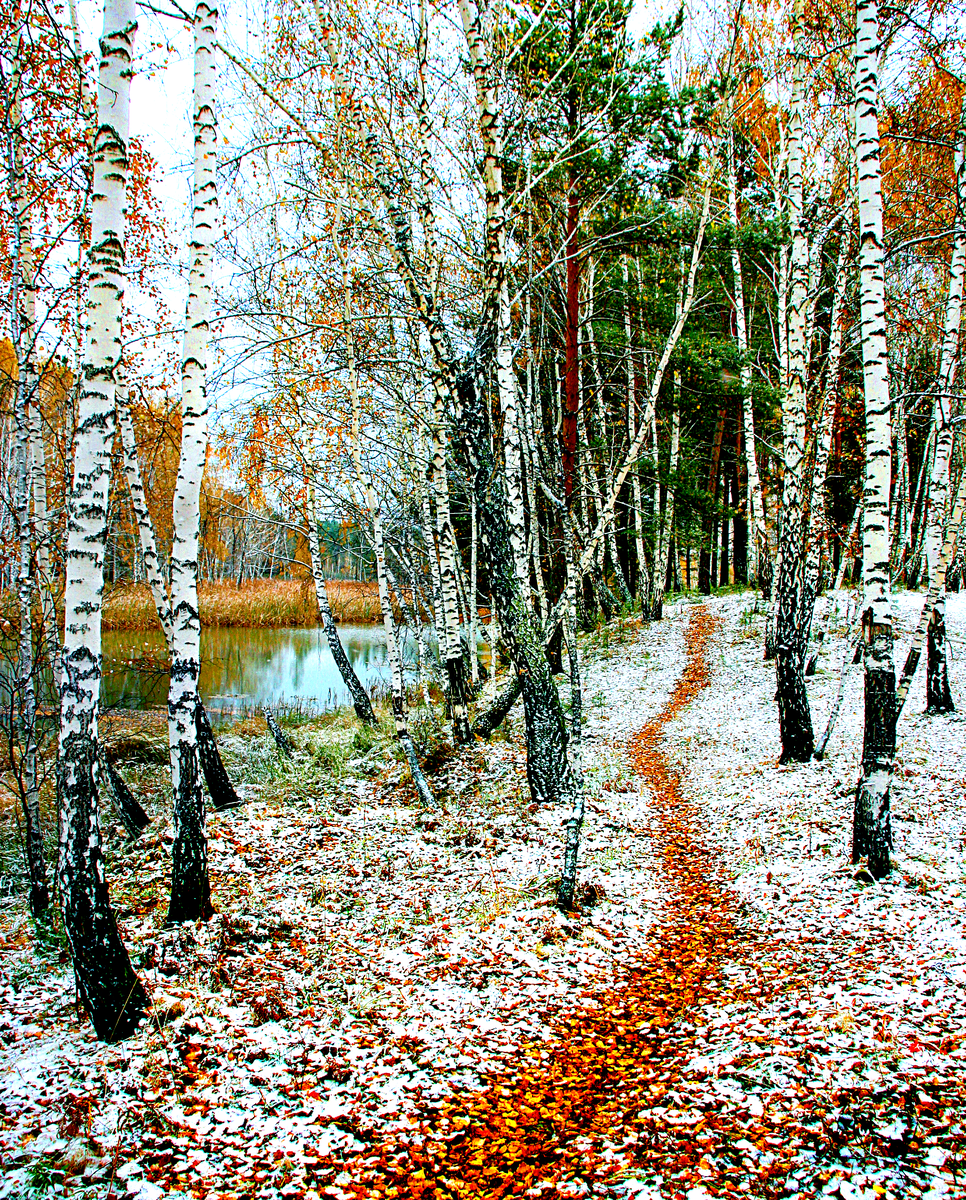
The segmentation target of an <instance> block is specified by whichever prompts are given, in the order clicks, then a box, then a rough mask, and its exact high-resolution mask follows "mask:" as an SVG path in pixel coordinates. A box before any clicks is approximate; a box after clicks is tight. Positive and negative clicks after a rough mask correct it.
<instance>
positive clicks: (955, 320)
mask: <svg viewBox="0 0 966 1200" xmlns="http://www.w3.org/2000/svg"><path fill="white" fill-rule="evenodd" d="M964 138H966V129H964V127H963V117H962V116H961V117H960V129H959V133H958V137H957V141H956V157H955V165H956V222H955V225H956V232H955V234H954V235H953V251H952V256H951V258H950V262H949V287H948V289H947V292H946V312H945V318H944V321H943V337H942V349H941V351H940V358H939V378H938V380H937V381H936V395H935V399H934V402H933V431H934V433H935V439H936V451H935V454H934V455H933V462H932V471H931V473H930V476H929V493H928V500H927V502H926V503H927V508H926V562H927V564H928V567H929V586H930V589H934V588H936V587H938V589H939V592H938V597H937V599H936V603H935V604H934V605H933V610H932V617H931V619H930V622H929V641H928V643H927V651H926V712H929V713H947V712H952V711H953V709H954V708H955V705H954V704H953V697H952V692H951V691H950V690H949V672H948V669H947V665H946V579H945V570H946V568H945V565H941V557H942V549H943V537H944V525H945V517H946V509H947V507H948V505H949V466H950V460H951V458H952V452H953V436H954V430H953V423H952V417H953V412H952V408H953V388H954V387H955V385H956V365H957V360H958V358H959V338H960V327H961V322H962V311H963V279H964V276H966V232H964V231H963V227H962V224H963V215H964V213H963V201H964V198H966V154H964ZM940 570H941V571H942V572H943V578H942V579H940V578H938V573H939V572H940Z"/></svg>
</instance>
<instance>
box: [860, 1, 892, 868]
mask: <svg viewBox="0 0 966 1200" xmlns="http://www.w3.org/2000/svg"><path fill="white" fill-rule="evenodd" d="M880 53H881V45H880V38H879V9H878V0H858V4H857V7H856V34H855V154H856V166H857V172H858V192H859V296H860V308H861V320H862V366H863V377H864V382H865V487H864V508H863V514H864V520H863V526H864V531H863V540H862V575H863V584H864V591H865V596H864V601H863V613H862V634H863V641H864V654H863V659H864V663H865V737H864V744H863V749H862V775H861V777H860V779H859V783H858V786H857V788H856V794H855V815H854V821H853V828H852V859H853V861H854V862H858V861H859V859H862V858H866V859H867V860H868V866H869V871H870V872H871V874H872V875H873V876H874V877H875V878H876V879H880V878H881V877H882V876H883V875H886V874H888V872H889V867H890V862H889V851H890V850H891V848H892V824H891V819H890V813H889V789H890V782H891V776H892V764H893V760H894V758H895V749H896V670H895V662H894V659H893V630H892V602H891V597H890V593H889V588H890V575H889V488H890V483H891V470H892V432H891V422H890V397H889V356H888V347H887V344H886V323H885V268H884V264H885V253H884V245H883V236H882V172H881V166H880V160H879V116H878V103H879V56H880Z"/></svg>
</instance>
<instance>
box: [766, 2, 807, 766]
mask: <svg viewBox="0 0 966 1200" xmlns="http://www.w3.org/2000/svg"><path fill="white" fill-rule="evenodd" d="M803 4H804V0H795V10H794V21H793V38H794V68H793V80H792V103H791V111H790V114H789V129H788V216H789V223H790V225H791V233H792V255H791V289H790V303H789V306H788V309H789V311H788V385H787V387H786V389H785V402H784V405H783V413H782V417H783V421H782V424H783V426H784V431H783V432H784V439H783V440H784V451H785V474H784V478H783V481H782V520H781V546H780V549H779V555H778V582H777V586H776V604H775V662H776V667H777V675H778V691H777V698H778V716H779V722H780V725H781V739H782V754H781V761H782V762H789V761H792V760H794V761H796V762H807V761H808V760H809V759H810V758H811V757H812V751H813V750H814V748H815V738H814V734H813V732H812V715H811V712H810V710H809V706H808V693H807V691H806V690H805V663H804V647H803V645H802V636H801V633H802V626H803V625H804V614H803V611H802V609H803V602H804V595H803V592H804V567H805V563H804V557H805V544H804V542H805V521H804V503H803V494H802V492H803V482H804V480H803V475H804V466H805V462H804V459H805V413H806V394H805V386H806V380H805V373H806V363H807V360H808V354H807V347H806V345H805V325H806V305H807V301H808V296H807V291H808V288H807V270H808V243H807V240H806V237H805V230H804V228H803V227H802V216H803V214H802V108H803V103H804V92H805V78H804V72H805V63H804V53H803V48H802V40H803V37H804V30H803V15H802V14H803Z"/></svg>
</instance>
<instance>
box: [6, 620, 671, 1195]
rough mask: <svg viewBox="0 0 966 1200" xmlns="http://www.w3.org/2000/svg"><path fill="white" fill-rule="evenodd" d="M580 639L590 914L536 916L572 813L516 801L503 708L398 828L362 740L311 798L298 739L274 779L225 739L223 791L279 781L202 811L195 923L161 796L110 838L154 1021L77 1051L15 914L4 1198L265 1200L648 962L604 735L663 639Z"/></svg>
mask: <svg viewBox="0 0 966 1200" xmlns="http://www.w3.org/2000/svg"><path fill="white" fill-rule="evenodd" d="M598 641H600V642H602V643H603V644H601V645H597V646H594V647H592V649H591V657H592V659H594V662H593V665H592V667H591V668H590V669H589V670H588V672H587V681H586V686H585V687H584V689H583V690H584V694H585V711H586V712H587V716H588V733H587V741H586V747H585V753H584V768H585V776H586V780H587V792H588V803H587V818H586V824H585V832H584V840H583V845H582V850H581V882H582V885H584V886H586V885H589V884H592V885H593V887H594V890H595V892H596V895H597V897H602V898H603V901H602V903H599V904H598V905H597V907H592V908H589V909H588V910H586V915H581V916H574V917H572V918H569V917H568V918H566V919H565V918H563V917H562V916H561V915H560V914H559V913H558V912H557V911H556V909H555V907H554V905H553V881H554V877H555V875H556V873H557V872H558V871H559V859H560V850H561V834H562V822H563V820H564V818H565V816H566V815H567V814H564V813H556V812H547V811H540V810H536V811H534V809H533V806H532V805H530V804H529V797H528V795H527V792H526V783H525V777H524V773H523V772H524V753H523V747H522V740H521V736H520V734H521V725H520V722H521V717H520V715H519V714H516V715H514V717H513V718H512V719H511V721H510V722H509V735H508V736H507V737H506V739H505V740H494V741H493V743H492V744H491V745H489V746H488V747H486V748H485V750H484V751H482V752H481V751H477V752H470V753H468V754H466V755H464V756H462V757H455V758H452V759H451V760H450V761H449V762H446V763H445V764H444V766H443V767H442V769H441V770H440V771H438V772H437V774H436V776H435V777H434V778H433V783H434V786H435V787H436V789H437V792H438V794H439V795H440V796H441V798H442V799H443V801H444V803H445V805H446V807H447V812H446V814H445V815H437V814H430V813H419V812H418V811H417V809H416V808H415V807H414V806H413V805H412V804H411V803H410V794H409V790H408V787H407V786H403V785H400V783H399V779H400V776H401V773H402V768H401V766H400V765H398V764H397V763H396V762H395V759H394V755H393V753H392V752H391V751H386V752H385V753H383V752H382V751H380V748H379V747H378V746H377V748H376V751H375V752H373V753H371V754H368V755H363V756H362V757H359V758H356V759H354V760H351V761H350V763H349V773H348V774H346V775H345V776H343V777H341V778H337V779H330V780H324V779H323V780H321V781H320V780H319V778H318V771H317V770H316V767H317V762H316V761H315V760H313V754H315V755H316V759H317V757H318V754H319V753H321V752H322V751H320V748H319V746H318V744H317V742H316V741H315V740H313V735H311V734H309V735H305V736H303V737H302V738H301V739H300V740H301V742H302V747H303V752H302V754H301V755H298V756H296V760H295V762H294V763H293V764H292V765H288V764H286V763H284V762H281V761H279V760H278V759H277V757H276V756H275V753H274V750H273V748H272V746H271V743H270V741H269V740H268V739H267V738H261V739H257V740H256V741H254V742H248V741H246V742H241V741H240V740H239V739H232V738H227V739H225V744H224V749H225V750H226V753H227V755H228V762H229V764H230V766H232V768H233V769H234V770H235V771H236V773H237V772H238V771H240V770H241V771H244V770H245V769H250V770H251V771H252V772H254V776H255V777H256V778H260V779H264V777H265V774H266V772H265V770H264V769H261V770H259V771H255V770H254V768H255V767H257V766H259V763H261V768H264V767H265V765H266V763H265V760H268V761H269V765H270V768H271V769H270V771H269V772H268V774H269V775H272V774H273V773H274V778H273V779H272V780H271V782H270V783H269V784H267V785H266V784H264V783H261V784H249V785H247V789H243V792H246V791H247V796H246V798H247V799H248V803H247V804H246V806H245V807H244V808H243V809H242V810H239V811H238V812H236V813H232V814H219V815H213V816H210V817H209V824H208V831H209V839H210V841H209V849H210V865H211V872H212V882H213V896H214V901H215V905H216V908H217V909H218V910H219V912H218V915H217V916H216V917H215V918H214V919H213V920H212V921H210V922H209V923H208V924H207V925H202V926H192V925H188V926H184V927H182V928H181V929H179V930H173V931H172V930H164V929H163V928H162V924H163V919H164V914H165V895H166V887H167V877H168V868H167V863H168V854H169V847H170V842H171V834H170V826H169V825H168V823H167V822H166V821H165V819H164V817H163V813H162V808H163V795H162V802H161V803H159V804H158V805H156V806H155V811H154V813H153V815H154V816H155V824H154V825H152V827H151V830H150V831H149V833H148V835H147V836H146V837H145V838H144V839H142V841H141V842H139V843H138V844H137V845H135V846H133V847H125V846H123V844H122V843H121V842H120V840H119V839H118V837H117V836H116V835H112V836H113V842H112V867H111V871H112V874H111V878H112V887H113V895H114V898H115V904H116V906H117V908H118V911H119V914H120V917H121V921H120V923H121V927H122V932H123V935H124V938H125V941H126V943H127V945H128V946H129V947H130V948H131V951H132V957H133V960H134V963H135V967H136V968H137V970H138V972H139V974H140V976H141V978H142V980H143V981H144V982H145V984H146V985H147V987H148V990H149V993H150V994H151V996H152V999H153V1002H154V1004H155V1008H156V1011H157V1012H158V1013H163V1014H166V1015H167V1016H168V1018H169V1019H168V1020H167V1022H166V1023H164V1024H162V1025H160V1026H158V1024H157V1022H155V1024H154V1027H152V1028H151V1029H150V1030H146V1031H145V1032H144V1033H143V1034H141V1035H140V1036H138V1037H135V1038H133V1039H131V1040H130V1041H128V1042H127V1043H125V1044H123V1045H121V1046H117V1047H110V1046H102V1045H99V1044H98V1043H96V1042H95V1040H94V1038H93V1036H92V1034H91V1031H90V1028H89V1026H88V1025H87V1024H86V1022H84V1021H83V1020H82V1019H81V1018H80V1016H79V1013H78V1010H77V1008H76V1007H75V1004H74V996H73V983H72V979H71V976H70V972H69V968H68V965H67V961H66V955H65V954H64V953H63V951H60V952H59V953H58V952H57V951H54V952H51V953H39V952H35V950H34V946H33V943H32V940H31V937H30V930H29V927H28V922H27V921H26V919H25V918H24V917H23V915H22V911H21V915H20V916H19V917H18V916H17V914H16V911H12V912H11V911H10V910H8V913H7V916H8V920H7V923H6V929H5V931H4V933H5V938H4V941H5V945H4V950H3V967H2V974H0V1040H2V1047H0V1157H2V1158H3V1160H4V1163H5V1170H6V1175H5V1178H4V1180H3V1181H2V1182H0V1197H4V1198H5V1197H11V1196H18V1197H19V1196H20V1195H21V1193H23V1191H24V1188H25V1187H26V1186H27V1185H28V1183H30V1182H31V1181H33V1182H34V1183H36V1184H37V1186H38V1187H40V1186H41V1185H43V1187H48V1188H49V1189H50V1191H49V1194H51V1195H56V1194H60V1190H61V1188H62V1186H63V1180H64V1178H65V1175H66V1176H67V1178H68V1182H69V1183H70V1184H71V1186H70V1194H71V1195H78V1196H81V1195H84V1194H89V1195H91V1196H93V1195H97V1196H99V1197H102V1196H104V1194H105V1191H104V1189H105V1185H111V1181H113V1185H112V1186H114V1187H115V1188H116V1189H117V1190H118V1191H119V1192H120V1193H121V1194H123V1193H124V1192H125V1190H126V1191H127V1192H130V1193H131V1194H140V1195H143V1196H144V1197H146V1198H148V1200H153V1198H154V1197H155V1196H156V1195H158V1194H160V1193H159V1192H158V1191H157V1189H156V1186H155V1184H153V1183H152V1182H150V1181H149V1180H148V1179H147V1178H146V1172H150V1174H152V1175H154V1176H155V1177H158V1173H159V1171H160V1172H161V1173H162V1175H164V1176H165V1177H166V1178H167V1179H168V1180H169V1181H170V1180H174V1181H175V1183H176V1184H177V1185H178V1187H183V1188H184V1190H185V1193H186V1194H187V1191H188V1190H189V1189H190V1188H191V1187H192V1186H196V1187H197V1186H199V1185H200V1184H201V1183H202V1182H205V1185H206V1188H207V1189H209V1194H210V1195H211V1196H212V1197H214V1196H217V1195H218V1194H219V1193H218V1190H217V1189H218V1188H219V1187H221V1188H224V1189H227V1190H230V1189H231V1187H232V1185H233V1183H235V1182H236V1178H235V1177H236V1176H237V1172H238V1171H239V1170H241V1171H242V1172H243V1174H244V1173H246V1172H257V1173H256V1174H255V1175H254V1179H255V1180H256V1182H257V1184H258V1185H259V1194H264V1195H266V1196H268V1195H278V1194H280V1193H281V1194H284V1193H282V1192H281V1189H282V1188H283V1185H285V1184H286V1183H287V1182H290V1180H291V1168H292V1163H293V1162H300V1161H302V1162H304V1161H305V1160H306V1158H308V1159H309V1161H311V1158H312V1156H313V1155H316V1156H319V1155H322V1156H324V1155H325V1154H326V1153H327V1152H329V1151H330V1150H332V1149H338V1148H345V1149H349V1148H353V1147H357V1146H358V1145H359V1144H360V1143H359V1141H358V1137H357V1135H358V1136H361V1137H365V1135H366V1134H367V1133H368V1132H370V1131H372V1130H373V1129H375V1128H380V1129H383V1130H386V1129H390V1128H393V1127H399V1128H401V1129H403V1130H405V1129H406V1128H407V1126H408V1124H409V1123H410V1122H411V1120H412V1114H413V1112H414V1110H415V1108H416V1106H417V1105H419V1104H425V1103H427V1101H428V1102H429V1103H434V1102H435V1101H436V1100H438V1098H440V1097H442V1096H443V1095H444V1093H445V1092H446V1091H447V1090H448V1089H452V1088H454V1087H470V1088H472V1087H473V1086H475V1085H476V1082H477V1081H478V1079H479V1075H480V1073H481V1072H484V1071H485V1070H486V1069H487V1067H488V1065H489V1064H491V1063H492V1062H494V1061H495V1060H497V1059H500V1058H504V1059H505V1058H508V1057H512V1056H513V1055H514V1053H515V1048H516V1046H517V1045H518V1043H519V1041H520V1039H521V1038H522V1037H525V1036H527V1035H531V1036H532V1035H537V1036H544V1029H545V1014H546V1013H547V1012H548V1011H552V1010H553V1008H554V1007H555V1006H558V1005H561V1004H566V1005H571V1006H572V1005H574V1004H575V1003H579V1002H581V1001H580V999H579V997H580V995H581V994H582V993H583V992H584V991H585V990H586V986H587V984H588V982H589V981H590V980H594V981H597V982H599V981H602V980H603V979H605V978H606V977H609V976H612V975H613V973H614V971H615V970H617V969H619V966H620V964H621V963H623V962H624V961H626V956H627V955H628V953H630V952H633V950H634V949H635V948H636V949H638V950H640V949H642V948H643V946H644V945H645V943H646V938H647V930H648V927H649V925H650V922H651V919H652V914H653V910H654V907H655V905H656V904H658V903H659V902H660V888H659V884H658V881H657V880H656V878H655V876H654V870H653V866H652V865H651V864H650V859H649V855H648V844H647V843H648V837H647V829H646V822H645V821H644V807H645V805H646V797H643V796H642V795H641V789H640V786H639V784H638V783H637V782H636V781H635V780H633V779H631V778H630V777H629V776H628V775H627V773H626V770H625V767H624V764H623V760H622V756H621V754H620V751H619V749H616V748H615V747H614V746H612V745H611V744H610V741H609V739H610V738H611V737H612V736H613V735H614V734H615V733H623V732H627V731H629V730H632V729H633V728H635V727H636V726H637V725H639V724H641V723H643V722H644V721H645V720H646V719H647V718H648V717H649V716H651V715H653V714H654V713H655V712H657V711H659V710H660V708H661V707H662V705H663V704H664V702H665V700H666V698H667V695H668V693H669V691H670V689H671V687H672V685H673V683H674V681H675V679H676V678H677V675H678V673H679V671H680V667H681V663H682V662H683V641H682V637H681V628H680V622H679V621H678V622H677V624H676V623H675V622H674V621H673V620H672V621H669V622H666V623H665V624H664V625H663V626H660V627H658V626H653V627H646V628H645V629H644V630H643V631H641V630H640V626H639V623H629V624H628V626H627V627H626V628H622V629H620V630H616V631H615V630H614V629H613V628H611V629H609V630H607V631H605V633H604V634H602V635H600V636H599V638H598ZM330 740H331V739H330ZM353 772H357V774H354V773H353ZM373 773H375V777H374V778H373V777H372V775H373ZM212 1187H214V1188H215V1190H214V1191H213V1192H212V1191H210V1188H212ZM166 1190H167V1189H166ZM38 1194H40V1195H43V1194H47V1193H45V1192H44V1191H42V1190H41V1191H40V1192H38ZM172 1194H176V1193H172ZM226 1194H227V1191H226Z"/></svg>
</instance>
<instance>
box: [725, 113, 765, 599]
mask: <svg viewBox="0 0 966 1200" xmlns="http://www.w3.org/2000/svg"><path fill="white" fill-rule="evenodd" d="M728 115H729V120H733V115H732V113H731V109H730V106H729V114H728ZM727 165H728V214H729V219H730V221H731V228H732V235H731V273H732V277H733V280H734V293H735V331H736V335H737V339H738V351H739V353H740V355H741V367H740V379H741V422H742V434H743V440H744V449H745V474H746V475H747V477H748V482H747V497H746V521H747V524H748V582H749V583H752V584H757V583H758V563H759V560H760V558H761V556H762V555H767V553H768V531H767V529H766V526H765V501H764V496H763V495H762V489H761V476H760V475H759V473H758V452H757V447H756V445H755V408H754V403H753V401H752V394H751V362H750V360H749V358H748V318H747V316H746V314H745V282H744V276H743V274H742V269H741V252H740V251H739V248H738V178H737V170H736V167H735V148H734V128H733V126H732V127H729V130H728V164H727Z"/></svg>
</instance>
